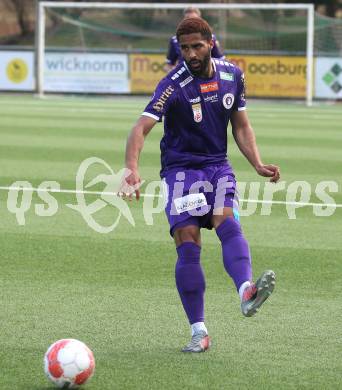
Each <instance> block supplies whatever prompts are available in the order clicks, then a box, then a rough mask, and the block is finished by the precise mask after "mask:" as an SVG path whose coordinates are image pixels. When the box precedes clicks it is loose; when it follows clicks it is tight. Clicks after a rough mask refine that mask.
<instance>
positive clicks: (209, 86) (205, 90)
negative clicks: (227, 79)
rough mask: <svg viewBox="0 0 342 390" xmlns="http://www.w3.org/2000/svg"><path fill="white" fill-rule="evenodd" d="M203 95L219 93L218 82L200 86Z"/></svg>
mask: <svg viewBox="0 0 342 390" xmlns="http://www.w3.org/2000/svg"><path fill="white" fill-rule="evenodd" d="M200 88H201V93H208V92H214V91H218V89H219V88H218V82H217V81H214V82H212V83H206V84H200Z"/></svg>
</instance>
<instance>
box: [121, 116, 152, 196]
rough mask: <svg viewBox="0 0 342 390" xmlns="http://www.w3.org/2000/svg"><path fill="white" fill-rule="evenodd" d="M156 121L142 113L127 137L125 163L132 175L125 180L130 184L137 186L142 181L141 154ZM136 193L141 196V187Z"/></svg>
mask: <svg viewBox="0 0 342 390" xmlns="http://www.w3.org/2000/svg"><path fill="white" fill-rule="evenodd" d="M156 123H157V120H156V119H154V118H151V117H148V116H144V115H142V116H141V117H140V118H139V119H138V121H137V123H136V124H135V125H134V126H133V128H132V130H131V132H130V134H129V136H128V138H127V144H126V158H125V163H126V169H128V170H129V172H130V175H129V176H128V177H127V178H126V179H125V181H126V183H127V184H128V185H129V186H137V185H139V184H140V182H141V178H140V175H139V156H140V153H141V151H142V149H143V147H144V142H145V137H146V136H147V134H148V133H149V132H150V131H151V130H152V128H153V126H154V125H155V124H156ZM135 195H136V198H137V200H138V199H139V197H140V191H139V188H137V189H136V190H135Z"/></svg>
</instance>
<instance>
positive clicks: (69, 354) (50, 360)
mask: <svg viewBox="0 0 342 390" xmlns="http://www.w3.org/2000/svg"><path fill="white" fill-rule="evenodd" d="M44 370H45V374H46V375H47V377H48V378H49V379H50V380H51V381H52V382H53V383H54V384H55V385H56V386H57V387H60V388H64V389H76V388H78V387H79V386H81V385H83V384H85V383H86V382H87V381H88V380H89V379H90V378H91V377H92V376H93V374H94V370H95V360H94V355H93V353H92V351H91V350H90V349H89V348H88V347H87V346H86V345H85V344H84V343H82V342H81V341H79V340H75V339H63V340H58V341H56V342H55V343H53V344H52V345H51V346H50V347H49V349H48V350H47V351H46V354H45V356H44Z"/></svg>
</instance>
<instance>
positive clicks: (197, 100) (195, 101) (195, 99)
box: [189, 96, 201, 103]
mask: <svg viewBox="0 0 342 390" xmlns="http://www.w3.org/2000/svg"><path fill="white" fill-rule="evenodd" d="M200 101H201V97H200V96H197V97H196V98H194V99H190V100H189V102H190V103H199V102H200Z"/></svg>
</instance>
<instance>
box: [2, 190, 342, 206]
mask: <svg viewBox="0 0 342 390" xmlns="http://www.w3.org/2000/svg"><path fill="white" fill-rule="evenodd" d="M9 190H18V191H36V192H52V193H61V194H84V195H114V196H115V195H117V193H115V192H106V191H87V190H84V191H79V190H64V189H58V188H51V189H49V188H34V187H2V186H0V191H9ZM140 196H141V197H143V198H162V197H163V195H154V194H140ZM239 201H240V202H249V203H260V204H282V205H290V206H320V207H336V208H342V204H339V203H312V202H286V201H282V200H258V199H239Z"/></svg>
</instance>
